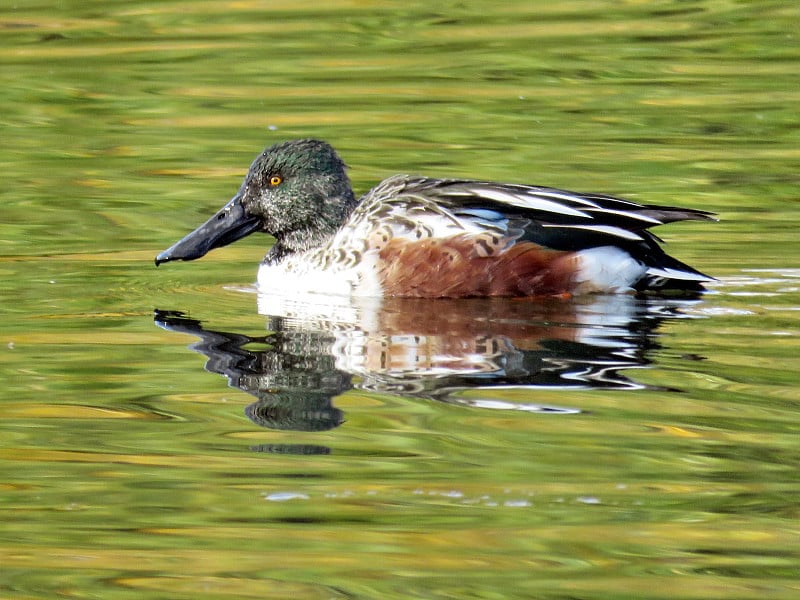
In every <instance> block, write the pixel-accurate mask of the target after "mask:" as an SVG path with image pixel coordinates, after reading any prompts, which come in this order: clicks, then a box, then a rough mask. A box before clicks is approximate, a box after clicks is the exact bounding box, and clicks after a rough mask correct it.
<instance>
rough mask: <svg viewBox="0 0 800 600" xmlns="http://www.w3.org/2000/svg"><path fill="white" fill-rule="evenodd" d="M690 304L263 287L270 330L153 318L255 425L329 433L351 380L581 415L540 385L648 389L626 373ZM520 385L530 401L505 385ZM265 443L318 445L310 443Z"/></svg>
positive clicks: (480, 403) (409, 393) (372, 387)
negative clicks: (223, 381)
mask: <svg viewBox="0 0 800 600" xmlns="http://www.w3.org/2000/svg"><path fill="white" fill-rule="evenodd" d="M692 302H695V301H691V300H664V299H639V298H634V297H631V296H624V295H616V296H594V297H590V298H585V299H582V300H580V301H560V300H553V301H547V302H543V301H541V300H530V299H504V298H491V299H486V298H481V299H462V300H419V299H397V298H391V299H384V300H382V301H380V300H352V301H351V300H345V299H341V300H339V299H330V298H327V299H323V301H320V300H318V299H313V301H310V300H308V299H286V298H281V297H274V296H260V297H259V312H261V313H262V314H264V315H267V325H266V328H267V331H268V333H266V334H265V335H264V336H259V337H252V336H248V335H243V334H240V333H235V332H228V331H221V330H219V329H212V328H209V327H206V326H204V325H203V324H202V323H201V321H200V320H197V319H194V318H189V317H187V316H186V315H184V314H183V313H181V312H179V311H165V310H156V312H155V321H156V324H157V325H159V326H160V327H163V328H164V329H168V330H170V331H178V332H181V333H189V334H192V335H195V336H197V337H198V338H199V340H200V341H199V342H197V343H195V344H193V345H192V346H191V349H192V350H195V351H196V352H199V353H201V354H204V355H205V356H207V357H208V362H207V363H206V367H205V368H206V370H208V371H210V372H213V373H219V374H221V375H225V376H226V377H227V378H228V380H229V382H230V385H231V386H232V387H237V388H239V389H241V390H243V391H245V392H247V393H248V394H252V395H253V396H255V397H256V398H257V400H256V401H255V402H254V403H252V404H250V405H249V406H248V407H247V408H246V413H247V415H248V417H250V419H251V420H252V421H253V422H254V423H257V424H258V425H261V426H264V427H269V428H272V429H281V430H295V431H325V430H330V429H333V428H335V427H337V426H339V425H340V424H341V423H342V422H343V421H344V415H343V413H342V411H341V410H339V409H338V408H336V407H335V406H334V405H333V400H334V398H335V397H336V396H338V395H339V394H341V393H343V392H346V391H347V390H349V389H351V388H357V389H362V390H368V391H372V392H378V393H388V394H393V395H398V396H405V397H416V398H428V399H433V400H437V401H441V402H449V403H454V404H462V405H466V406H473V407H481V408H485V409H487V410H491V409H493V410H503V409H506V410H508V409H513V410H520V411H527V412H544V413H575V412H579V410H578V409H576V408H569V407H558V406H544V405H541V404H537V403H535V390H536V389H542V388H547V389H591V388H597V389H641V388H642V387H643V386H642V385H641V384H638V383H636V382H634V381H632V380H630V379H628V378H627V377H626V376H625V375H624V374H623V372H624V371H625V370H626V369H631V368H641V367H646V366H647V365H648V364H650V360H649V358H648V354H649V353H650V351H652V350H653V349H654V348H656V347H658V346H657V336H656V335H655V331H656V330H657V328H658V327H659V325H660V324H661V323H662V322H663V321H664V320H667V319H677V318H685V316H684V315H682V314H681V312H680V308H681V307H682V306H686V305H687V304H689V303H692ZM275 315H280V316H275ZM520 388H522V389H526V390H530V392H531V393H530V397H531V399H533V400H534V402H530V403H529V402H513V401H510V400H508V399H505V397H504V394H503V393H501V392H499V390H501V389H504V390H508V389H520ZM467 392H469V393H467ZM505 396H507V394H506V395H505ZM516 396H518V394H517V395H516ZM264 451H269V452H303V453H315V450H314V448H313V447H309V448H306V447H305V446H304V447H302V448H296V447H294V446H293V447H291V448H276V447H274V446H269V447H266V448H264ZM321 451H326V449H325V448H321Z"/></svg>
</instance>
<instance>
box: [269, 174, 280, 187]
mask: <svg viewBox="0 0 800 600" xmlns="http://www.w3.org/2000/svg"><path fill="white" fill-rule="evenodd" d="M281 183H283V177H281V176H280V175H273V176H272V177H270V178H269V184H270V185H271V186H273V187H274V186H276V185H280V184H281Z"/></svg>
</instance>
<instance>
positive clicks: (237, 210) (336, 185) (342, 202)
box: [155, 140, 356, 266]
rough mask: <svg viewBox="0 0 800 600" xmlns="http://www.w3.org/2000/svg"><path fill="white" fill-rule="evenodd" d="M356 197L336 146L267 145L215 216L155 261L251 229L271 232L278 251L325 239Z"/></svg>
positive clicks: (222, 242)
mask: <svg viewBox="0 0 800 600" xmlns="http://www.w3.org/2000/svg"><path fill="white" fill-rule="evenodd" d="M355 204H356V201H355V197H354V196H353V191H352V189H351V187H350V181H349V179H348V178H347V173H346V172H345V164H344V162H343V161H342V159H341V158H339V155H338V154H336V151H335V150H334V149H333V148H332V147H331V146H330V145H329V144H327V143H325V142H322V141H319V140H294V141H290V142H283V143H280V144H275V145H274V146H270V147H269V148H267V149H266V150H264V152H262V153H261V154H260V155H259V156H258V157H257V158H256V159H255V160H254V161H253V164H252V165H250V170H249V171H248V173H247V175H246V176H245V179H244V182H243V183H242V186H241V187H240V188H239V191H238V193H237V194H236V195H235V196H234V197H233V198H231V200H230V201H229V202H228V203H227V204H226V205H225V206H223V207H222V209H220V210H219V211H218V212H217V213H216V214H215V215H214V216H212V217H211V218H210V219H209V220H208V221H206V222H205V223H203V224H202V225H201V226H200V227H198V228H197V229H195V230H194V231H193V232H192V233H190V234H188V235H187V236H186V237H184V238H183V239H182V240H180V241H179V242H177V243H176V244H174V245H173V246H171V247H170V248H168V249H167V250H164V252H162V253H160V254H159V255H158V256H157V257H156V260H155V262H156V266H158V265H160V264H161V263H165V262H170V261H174V260H194V259H196V258H200V257H202V256H204V255H205V254H206V253H208V252H209V251H210V250H213V249H214V248H219V247H221V246H226V245H228V244H230V243H232V242H235V241H236V240H238V239H241V238H243V237H245V236H247V235H249V234H251V233H253V232H256V231H261V232H264V233H268V234H270V235H272V236H274V237H275V239H276V247H277V251H278V253H280V254H288V253H292V252H299V251H303V250H307V249H309V248H313V247H315V246H318V245H320V244H322V243H324V242H325V241H326V240H327V239H328V238H329V237H330V236H331V235H332V234H333V233H334V232H335V231H336V230H337V229H338V228H339V227H340V226H341V225H342V224H343V223H344V221H345V220H346V219H347V217H348V216H349V215H350V213H351V212H352V210H353V208H354V207H355Z"/></svg>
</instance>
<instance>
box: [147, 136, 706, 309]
mask: <svg viewBox="0 0 800 600" xmlns="http://www.w3.org/2000/svg"><path fill="white" fill-rule="evenodd" d="M687 220H694V221H706V220H715V219H714V217H713V215H712V214H711V213H708V212H705V211H700V210H693V209H687V208H673V207H669V206H654V205H640V204H636V203H634V202H630V201H628V200H622V199H620V198H614V197H612V196H606V195H603V194H585V193H576V192H568V191H565V190H559V189H554V188H548V187H539V186H530V185H519V184H512V183H494V182H488V181H472V180H464V179H431V178H427V177H416V176H409V175H395V176H393V177H389V178H388V179H386V180H384V181H383V182H381V183H380V184H378V185H377V186H376V187H375V188H373V189H372V190H370V191H369V192H367V193H366V194H365V195H364V196H363V197H361V198H360V199H358V200H357V199H356V197H355V195H354V194H353V190H352V188H351V186H350V181H349V179H348V178H347V174H346V172H345V164H344V162H343V161H342V159H341V158H339V155H338V154H337V153H336V151H335V150H334V149H333V148H332V147H331V146H330V145H329V144H327V143H325V142H322V141H318V140H295V141H289V142H284V143H280V144H275V145H274V146H271V147H269V148H267V149H266V150H264V152H263V153H262V154H261V155H259V156H258V157H257V158H256V159H255V161H254V162H253V164H252V165H251V166H250V171H249V172H248V173H247V176H246V177H245V179H244V182H243V183H242V186H241V187H240V188H239V192H238V193H237V194H236V195H235V196H234V197H233V198H232V199H231V200H230V201H229V202H228V203H227V204H226V205H225V206H224V207H222V209H221V210H220V211H219V212H218V213H217V214H215V215H214V216H213V217H211V218H210V219H209V220H208V221H207V222H206V223H204V224H203V225H201V226H200V227H198V228H197V229H196V230H195V231H193V232H192V233H190V234H188V235H187V236H186V237H184V238H183V239H182V240H180V241H179V242H177V243H176V244H174V245H173V246H171V247H170V248H168V249H167V250H165V251H164V252H162V253H161V254H159V255H158V256H157V257H156V259H155V262H156V266H158V265H159V264H161V263H165V262H169V261H174V260H193V259H196V258H200V257H201V256H204V255H205V254H206V253H207V252H208V251H210V250H212V249H214V248H218V247H220V246H225V245H227V244H230V243H231V242H234V241H236V240H238V239H240V238H242V237H244V236H246V235H249V234H250V233H253V232H256V231H261V232H264V233H268V234H270V235H272V236H273V237H274V238H275V244H274V245H273V246H272V248H270V250H269V252H267V254H266V256H265V257H264V260H263V262H262V263H261V266H260V268H259V271H258V285H259V288H260V289H264V290H270V289H274V290H280V291H282V292H288V293H295V292H296V293H301V292H302V293H306V292H312V293H313V292H318V293H322V294H337V295H350V296H378V297H382V296H389V295H391V296H409V297H467V296H564V295H577V294H583V293H590V292H630V291H639V292H647V291H656V292H658V291H665V290H678V291H681V290H684V291H685V290H688V291H697V290H702V289H703V288H702V283H703V282H707V281H712V280H713V279H712V278H711V277H709V276H707V275H704V274H703V273H700V272H699V271H697V270H695V269H693V268H692V267H690V266H688V265H686V264H684V263H682V262H680V261H678V260H676V259H674V258H672V257H671V256H668V255H667V254H666V253H665V252H664V251H663V250H662V249H661V246H660V245H659V242H660V241H661V240H659V239H658V238H657V237H656V236H655V235H653V234H652V233H651V232H650V231H648V229H649V228H650V227H653V226H655V225H662V224H664V223H671V222H674V221H687Z"/></svg>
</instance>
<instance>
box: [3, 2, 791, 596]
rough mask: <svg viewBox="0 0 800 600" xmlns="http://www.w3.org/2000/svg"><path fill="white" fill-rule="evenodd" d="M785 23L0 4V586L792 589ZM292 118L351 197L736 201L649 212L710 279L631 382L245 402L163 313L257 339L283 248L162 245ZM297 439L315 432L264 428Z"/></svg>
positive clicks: (120, 589)
mask: <svg viewBox="0 0 800 600" xmlns="http://www.w3.org/2000/svg"><path fill="white" fill-rule="evenodd" d="M798 16H800V15H798V11H797V9H796V8H795V7H794V6H793V5H791V4H787V3H785V2H777V1H776V2H769V1H764V2H757V3H734V2H729V1H723V0H717V1H699V0H698V1H690V2H677V1H664V2H657V3H605V2H596V1H590V0H586V1H575V2H568V3H542V2H532V3H528V4H520V3H518V2H499V3H498V2H496V3H493V4H492V6H491V7H489V6H487V5H486V4H485V3H477V2H461V3H452V4H446V5H443V6H436V7H432V6H431V5H429V4H422V3H420V4H408V3H405V4H402V5H400V4H396V3H392V2H373V3H353V2H334V3H332V4H329V5H327V6H325V7H321V6H320V5H319V4H318V3H314V4H311V3H304V2H299V3H298V2H293V3H283V2H264V3H260V2H253V3H223V4H209V3H204V2H163V3H158V4H154V5H151V4H147V3H142V2H125V3H113V4H108V3H100V2H88V3H87V2H81V3H70V2H66V3H60V4H59V6H58V7H55V8H54V7H52V6H49V5H48V6H45V5H43V4H40V3H36V2H29V3H19V4H17V5H16V6H15V7H13V8H3V9H0V32H2V36H0V85H2V89H3V93H2V94H1V95H0V137H1V138H2V140H3V143H2V144H1V145H0V166H2V170H3V175H4V177H3V179H4V181H5V183H6V185H4V186H2V188H0V201H2V205H3V222H2V225H1V226H0V307H2V308H0V310H2V323H1V324H0V353H1V354H2V364H1V367H0V368H1V369H2V371H0V373H2V375H0V377H2V380H1V381H0V383H2V390H3V391H2V393H1V394H0V430H2V434H0V520H2V523H3V526H2V528H0V565H2V566H1V567H0V596H4V597H18V598H53V597H59V596H64V597H76V598H89V597H103V598H137V599H139V598H163V597H170V598H224V597H235V598H247V597H260V598H265V597H266V598H286V597H299V598H338V597H357V598H374V597H381V598H392V597H396V598H530V597H535V598H554V599H555V598H648V599H649V598H697V599H700V598H703V599H706V598H724V599H729V598H730V599H733V598H736V599H740V598H759V599H760V598H775V599H779V598H780V599H782V598H787V599H788V598H795V597H797V596H798V594H799V593H800V580H799V579H798V575H797V569H796V565H797V563H798V560H799V559H800V557H799V556H798V551H797V548H798V547H800V543H798V542H800V539H798V538H800V535H798V534H799V533H800V532H798V528H797V525H796V523H797V521H798V510H797V506H798V505H797V500H796V495H797V484H798V479H797V469H796V465H797V464H798V462H800V461H799V460H798V459H800V456H798V450H797V443H796V439H797V433H798V429H799V428H800V426H799V425H798V418H797V408H798V406H797V401H798V394H797V388H798V383H800V382H799V381H798V376H797V373H798V371H800V364H798V358H797V356H798V341H797V340H798V337H797V332H798V330H800V327H798V306H800V298H798V295H799V293H800V275H799V274H798V269H799V268H800V252H798V250H797V243H796V231H797V228H798V224H800V212H799V211H798V203H797V189H798V187H797V184H798V177H797V172H798V151H797V147H798V128H797V114H796V113H797V111H796V107H797V106H798V103H799V101H800V88H798V86H797V85H796V70H797V69H796V67H797V64H798V59H800V50H798V45H797V33H796V23H797V19H798ZM304 136H316V137H321V138H324V139H328V140H329V141H331V142H332V143H333V144H334V145H335V146H336V147H337V148H338V149H339V150H340V151H341V153H342V154H343V156H344V157H345V159H346V160H347V162H348V163H349V164H350V165H351V175H352V177H353V181H354V184H355V185H356V187H357V188H358V189H359V190H361V191H363V190H366V189H367V188H368V187H369V186H370V185H372V184H373V183H375V182H376V181H377V180H379V179H380V178H382V177H384V176H387V175H389V174H392V173H394V172H398V171H407V172H421V173H425V174H430V175H441V176H472V177H481V178H488V179H498V180H507V181H521V182H526V183H539V184H544V185H553V186H558V187H566V188H571V189H578V190H596V191H602V192H607V193H613V194H618V195H622V196H626V197H630V198H631V199H634V200H641V201H645V202H651V203H663V204H686V205H687V206H694V207H698V208H705V209H708V210H714V211H717V212H719V213H720V214H721V217H722V221H721V223H719V224H716V225H700V226H698V225H697V224H687V225H685V226H684V225H676V226H670V227H669V228H665V231H663V232H661V234H662V235H663V236H664V237H665V238H666V239H667V240H668V241H669V242H670V251H671V252H672V253H674V254H675V255H676V256H678V257H680V258H681V259H682V260H686V261H687V262H688V263H690V264H693V265H696V266H698V268H701V269H702V270H703V271H706V272H710V273H714V274H717V275H718V276H719V277H720V278H721V282H720V284H719V285H718V286H717V287H716V288H715V291H714V293H713V294H710V295H708V296H707V297H706V298H705V299H704V301H703V303H702V304H700V305H697V306H694V307H692V308H691V309H690V310H689V311H688V313H689V314H690V316H693V317H698V318H694V319H680V320H676V321H671V322H668V323H666V324H665V325H664V326H663V327H662V329H661V330H660V331H659V337H658V338H657V340H656V341H657V343H658V346H659V347H657V348H653V349H652V352H651V354H650V356H649V358H650V360H651V361H653V365H652V366H651V368H648V369H637V370H635V371H629V372H628V373H627V376H628V377H630V378H631V379H633V380H635V381H637V382H639V383H641V384H642V387H643V389H636V390H626V391H620V390H613V391H602V390H591V391H590V390H570V391H564V390H557V389H547V390H537V391H536V393H535V394H532V392H530V391H524V390H523V391H520V390H516V391H510V392H507V393H506V395H505V396H504V399H506V400H513V401H521V402H530V401H534V402H536V403H540V404H545V405H554V406H572V407H578V408H580V409H581V410H582V412H581V413H580V414H573V415H540V414H530V413H526V412H521V411H496V410H489V409H485V408H468V407H465V406H463V405H452V404H444V403H439V402H435V401H431V400H429V399H422V398H408V397H401V396H398V395H393V394H387V393H380V394H377V393H368V392H366V391H363V390H351V391H348V392H346V393H344V394H342V395H340V396H338V397H337V398H336V399H335V405H336V406H337V407H338V408H339V409H341V410H342V411H343V412H344V414H345V415H346V421H345V422H344V423H343V424H342V426H341V427H337V428H335V429H333V430H330V431H326V432H315V433H312V432H290V431H275V430H266V429H263V428H260V427H258V426H256V425H254V424H253V423H252V422H251V421H250V420H248V419H247V417H246V416H245V414H244V413H243V408H244V406H245V405H246V404H248V403H249V402H250V401H251V399H250V397H249V396H247V394H244V393H243V392H241V391H239V390H236V389H230V388H228V387H227V386H226V382H225V379H224V378H222V377H220V376H219V375H215V374H213V373H206V372H203V371H202V365H203V359H202V358H201V357H199V356H197V355H196V354H194V353H192V352H189V351H188V350H187V349H186V345H188V344H190V343H193V342H194V341H195V340H194V339H193V338H192V337H190V336H182V335H179V334H175V333H170V332H166V331H163V330H161V329H158V328H156V327H155V326H154V325H153V320H152V311H153V309H154V308H167V309H175V310H182V311H185V312H188V313H189V314H192V315H197V316H198V317H199V318H202V319H204V320H208V321H209V322H211V323H214V324H218V325H219V326H223V325H224V326H225V327H227V328H230V330H232V331H240V332H245V333H247V334H249V335H252V336H254V337H257V336H263V335H264V334H265V333H266V329H265V320H264V318H263V317H261V316H259V315H257V313H256V307H255V299H254V297H253V295H252V294H247V293H241V292H237V291H235V289H233V288H236V287H242V286H246V285H247V284H249V283H250V282H251V281H252V279H253V277H254V271H255V264H256V262H257V261H258V260H259V259H260V257H261V255H262V254H263V251H264V248H263V245H264V240H251V241H247V242H243V243H242V244H241V245H240V246H239V247H233V248H228V249H225V250H224V251H220V252H219V253H216V254H214V255H212V256H210V257H208V259H206V260H204V261H203V262H201V263H198V264H192V265H185V268H174V269H169V270H165V269H160V270H158V271H155V269H154V268H152V266H151V264H152V263H151V261H152V257H153V255H154V253H155V252H156V251H158V250H160V249H162V248H164V247H166V245H168V244H169V243H171V242H172V241H174V240H175V239H177V237H179V236H180V235H182V234H183V233H185V232H186V231H187V230H188V228H190V227H191V226H193V225H194V224H196V223H197V222H199V221H201V220H202V219H203V218H204V217H205V215H207V214H209V212H210V211H211V210H212V209H215V208H217V207H218V206H219V205H220V204H221V201H223V200H225V199H226V198H228V197H230V195H231V194H232V193H233V192H234V191H235V189H236V186H238V184H239V179H240V177H241V175H242V174H243V171H244V170H245V169H246V167H247V165H248V164H249V162H250V160H251V158H252V157H253V156H254V155H255V154H256V153H257V152H258V151H260V149H261V148H262V147H263V146H264V145H266V144H268V143H271V142H273V141H276V140H279V139H286V138H295V137H304ZM226 286H228V287H226ZM645 386H647V387H646V388H645ZM673 390H674V391H673ZM678 390H679V391H678ZM303 445H305V446H306V447H309V448H312V449H313V448H325V449H327V450H326V452H327V453H324V454H314V455H308V454H306V455H304V454H291V453H286V454H281V453H279V452H275V450H276V449H281V448H283V449H285V448H291V447H297V446H303ZM253 449H260V450H272V452H254V451H253Z"/></svg>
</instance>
